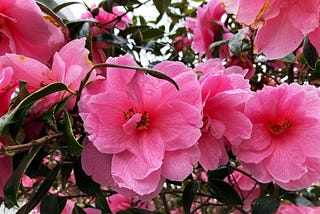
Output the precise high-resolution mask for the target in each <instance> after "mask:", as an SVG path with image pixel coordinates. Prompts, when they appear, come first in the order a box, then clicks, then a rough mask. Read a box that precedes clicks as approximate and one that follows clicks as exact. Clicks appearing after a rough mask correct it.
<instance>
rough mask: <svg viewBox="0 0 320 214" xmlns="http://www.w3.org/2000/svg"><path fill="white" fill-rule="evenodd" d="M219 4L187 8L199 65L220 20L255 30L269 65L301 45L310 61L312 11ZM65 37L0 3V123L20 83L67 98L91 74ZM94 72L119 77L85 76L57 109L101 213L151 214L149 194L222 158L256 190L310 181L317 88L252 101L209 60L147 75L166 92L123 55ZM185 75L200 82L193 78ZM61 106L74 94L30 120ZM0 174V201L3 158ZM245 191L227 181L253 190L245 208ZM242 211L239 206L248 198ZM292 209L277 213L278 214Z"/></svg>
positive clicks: (79, 44) (291, 4)
mask: <svg viewBox="0 0 320 214" xmlns="http://www.w3.org/2000/svg"><path fill="white" fill-rule="evenodd" d="M222 2H223V4H224V8H223V7H222V6H221V4H220V2H219V1H215V0H212V1H210V3H208V5H206V6H204V8H199V9H198V18H197V19H189V21H188V23H189V24H188V25H189V28H190V29H192V31H193V33H194V38H193V43H192V48H193V49H194V50H195V51H198V52H199V53H200V54H205V55H206V56H207V58H211V55H210V52H209V51H208V47H209V46H210V44H211V43H212V42H213V41H214V37H215V36H216V33H217V32H218V29H219V28H220V27H221V26H222V24H221V18H222V15H223V14H224V13H225V10H226V11H227V12H230V13H235V14H237V16H236V19H237V21H239V22H240V23H243V24H246V25H250V26H251V27H253V28H256V29H258V31H257V37H256V39H255V48H256V51H257V52H263V53H264V54H265V55H266V56H267V57H268V58H269V59H275V58H279V57H283V56H285V55H287V54H289V53H291V52H292V51H294V50H295V49H296V48H297V47H298V46H299V45H300V43H301V41H302V40H303V38H304V37H305V36H308V37H309V39H310V41H311V42H312V44H313V45H314V46H315V47H316V48H317V49H318V50H320V44H319V41H320V40H319V39H318V38H316V37H317V36H318V35H319V34H320V27H319V8H320V7H319V4H320V0H314V1H304V2H302V1H299V0H295V1H280V0H279V1H277V0H275V1H264V0H259V1H245V0H238V1H227V0H224V1H222ZM235 2H236V3H235ZM231 3H233V4H231ZM118 13H119V11H117V10H115V11H114V14H118ZM297 13H298V14H297ZM114 14H107V13H103V11H99V15H98V16H97V17H95V18H96V19H97V20H99V21H100V22H101V24H110V23H109V22H108V20H110V19H111V20H112V19H113V18H114V16H116V15H114ZM208 14H210V15H208ZM26 17H28V18H26ZM85 17H89V16H85ZM110 17H111V18H110ZM122 18H123V20H122V19H121V20H120V21H119V22H118V23H115V26H116V27H118V28H119V29H124V28H125V25H126V24H127V23H128V22H130V20H129V19H127V17H125V16H123V17H122ZM212 20H214V23H213V22H212ZM305 20H310V22H306V21H305ZM203 23H205V24H203ZM279 26H282V27H281V28H279ZM29 28H32V29H34V30H32V31H31V30H29ZM288 34H290V36H289V37H288V36H287V35H288ZM271 35H272V36H271ZM66 36H67V35H64V34H63V33H62V31H61V30H60V29H59V27H57V26H56V25H54V24H53V23H51V22H50V21H48V20H47V19H45V18H44V17H43V14H42V12H41V11H40V9H39V8H38V7H37V5H36V4H35V2H34V1H33V0H24V1H21V0H10V1H9V0H6V1H3V2H2V3H1V6H0V100H1V105H0V116H3V115H4V114H6V113H7V112H8V111H9V109H10V102H11V101H12V97H14V96H15V93H16V91H17V89H18V88H19V85H20V82H21V81H23V82H27V85H26V89H27V91H28V93H33V92H35V91H37V90H38V89H40V88H42V87H44V86H47V85H49V84H51V83H54V82H62V83H64V84H65V85H67V86H68V87H69V88H70V91H73V92H76V91H77V90H78V89H79V87H80V84H81V81H82V80H83V79H84V78H85V77H86V76H87V74H88V72H89V71H90V70H91V68H92V66H93V65H94V63H93V62H91V61H90V60H89V59H88V55H89V50H87V49H86V48H85V42H86V40H85V38H81V39H75V40H71V41H69V40H68V39H67V38H66ZM105 62H106V63H110V64H117V65H122V67H112V68H111V67H108V68H107V69H106V73H105V74H104V75H99V74H97V73H96V72H95V71H93V72H91V75H90V76H89V79H88V82H89V83H88V84H87V85H86V87H85V88H84V90H83V91H82V95H81V98H80V101H79V102H78V103H76V98H75V97H74V98H73V99H71V101H70V102H69V104H68V105H67V106H66V108H65V110H72V109H73V108H74V107H75V106H76V105H77V107H78V108H79V114H80V116H81V118H82V120H83V126H84V129H85V132H86V134H87V136H86V138H85V140H84V142H83V145H84V150H83V151H82V156H81V161H82V167H83V170H84V171H85V172H86V173H87V174H88V175H90V176H91V177H92V179H93V180H94V181H96V182H97V183H99V184H101V185H103V186H107V187H110V188H111V189H113V190H115V191H117V192H118V193H119V195H118V194H117V195H113V196H111V197H110V198H109V199H108V201H109V206H110V208H111V209H112V211H113V212H117V211H118V210H122V209H126V208H129V207H131V206H132V203H134V204H135V205H136V206H137V207H143V208H147V209H150V210H152V209H154V206H153V204H150V203H146V204H141V203H140V201H138V199H142V200H147V199H150V198H152V197H154V196H156V195H158V194H159V193H160V191H161V190H162V188H163V185H164V183H165V181H166V179H168V180H173V181H183V180H184V179H185V178H186V177H187V176H188V175H190V173H192V171H193V169H194V166H195V165H196V164H198V163H199V164H200V165H201V166H202V167H203V168H204V169H205V170H206V171H208V170H214V169H216V168H217V167H218V166H219V165H223V164H227V162H228V160H229V157H228V152H230V151H231V152H233V154H234V155H235V156H236V158H237V160H239V161H240V162H241V167H242V170H244V171H246V172H248V173H250V174H251V175H252V177H253V178H254V179H256V180H257V181H259V182H261V183H269V182H274V183H275V184H277V185H279V186H280V187H282V188H284V189H287V190H297V189H301V188H306V187H309V186H310V185H311V184H312V183H313V182H316V181H318V180H319V179H320V168H319V164H320V155H319V154H320V147H319V145H318V143H317V141H316V140H315V139H320V132H319V130H320V93H319V91H318V89H316V88H313V87H311V86H301V85H298V84H295V83H293V84H290V85H288V84H281V85H280V86H277V87H271V86H265V87H264V88H263V89H262V90H260V91H257V92H253V91H251V90H250V84H249V80H248V79H246V78H245V77H246V75H247V73H248V69H243V68H241V67H239V66H229V67H225V66H224V63H223V62H222V61H221V60H220V59H207V60H206V61H205V62H202V63H199V64H198V65H197V66H196V67H195V68H194V69H191V68H188V67H186V66H185V65H184V64H183V63H180V62H172V61H163V62H161V63H159V64H157V65H155V66H154V67H153V68H152V69H154V70H157V71H161V72H162V73H163V74H165V75H167V76H168V77H170V78H171V79H173V80H174V81H175V82H176V83H177V84H178V86H179V90H177V89H176V88H175V87H174V85H173V84H171V83H170V82H168V81H165V80H162V79H157V78H154V77H152V76H149V75H147V74H145V73H143V72H142V71H140V70H135V69H132V68H129V67H130V66H138V64H137V63H136V62H135V61H134V59H133V58H132V57H131V56H130V55H128V54H127V55H122V56H119V57H114V58H112V57H109V58H108V59H107V60H106V61H105ZM123 66H127V68H124V67H123ZM197 73H201V77H200V78H199V79H198V77H197ZM70 96H74V94H73V93H71V92H58V93H54V94H51V95H50V96H47V97H45V98H42V99H41V100H39V101H38V102H37V104H36V105H35V106H34V107H33V108H32V109H31V112H30V115H32V116H33V117H39V116H41V115H42V114H43V113H45V112H46V111H48V110H49V108H50V107H52V106H53V105H54V104H56V103H58V102H60V101H62V100H64V99H66V98H68V97H70ZM6 144H7V141H6V139H5V137H3V138H0V146H3V145H6ZM0 171H1V177H0V196H3V195H4V194H3V187H4V185H5V182H6V180H7V179H8V177H9V176H10V175H11V174H12V160H11V158H9V157H6V156H0ZM247 180H249V179H248V177H241V176H240V175H238V174H236V173H235V174H234V180H233V181H236V182H237V183H238V184H240V185H239V186H238V189H237V191H240V190H241V191H242V192H243V191H247V192H250V193H252V192H251V191H252V190H253V191H254V193H253V195H254V196H255V197H256V195H257V192H258V189H257V188H255V184H253V183H250V182H249V181H247ZM251 181H252V180H251ZM231 183H232V181H231ZM120 194H121V195H120ZM132 198H133V199H132ZM247 201H249V202H248V204H250V203H251V202H252V201H253V198H251V196H250V197H248V199H247ZM70 203H71V202H70ZM72 206H73V204H72ZM248 206H249V205H248ZM67 207H68V206H67ZM65 209H67V208H65ZM248 209H249V208H248ZM295 209H296V207H294V206H293V205H292V206H291V205H281V206H280V209H279V211H278V213H288V212H289V210H295ZM306 209H310V210H312V208H306ZM89 210H90V208H88V212H89ZM66 213H70V212H67V211H66ZM92 213H98V211H96V210H93V211H92ZM310 213H311V211H310Z"/></svg>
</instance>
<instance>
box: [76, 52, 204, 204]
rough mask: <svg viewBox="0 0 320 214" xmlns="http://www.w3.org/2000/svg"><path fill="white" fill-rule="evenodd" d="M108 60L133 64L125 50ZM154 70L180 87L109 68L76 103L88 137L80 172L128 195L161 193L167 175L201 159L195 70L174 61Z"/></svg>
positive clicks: (181, 174)
mask: <svg viewBox="0 0 320 214" xmlns="http://www.w3.org/2000/svg"><path fill="white" fill-rule="evenodd" d="M107 62H108V63H113V64H120V65H127V66H137V64H136V63H135V61H134V60H133V59H132V58H131V57H130V56H129V55H125V56H120V57H118V58H109V59H108V61H107ZM154 69H155V70H160V71H162V72H164V73H165V74H166V75H168V76H170V77H171V78H173V79H174V80H175V81H176V82H177V83H178V85H179V87H180V90H179V91H178V90H176V89H175V87H174V86H173V85H172V84H171V83H169V82H167V81H164V80H160V79H157V78H154V77H151V76H147V75H145V74H144V73H142V72H141V71H135V70H133V69H124V68H108V70H107V80H97V81H95V82H93V83H92V84H89V85H88V88H87V90H85V91H84V92H83V96H82V98H81V99H80V102H79V112H80V116H81V117H82V119H83V121H84V127H85V130H86V131H87V132H88V134H89V135H88V138H89V140H90V141H91V142H89V143H87V144H86V146H85V149H84V151H83V153H82V167H83V169H84V171H85V172H86V173H87V174H88V175H91V176H92V178H93V179H94V180H95V181H96V182H98V183H100V184H102V185H109V186H112V188H117V189H116V190H117V191H118V192H119V193H121V194H122V195H126V196H129V197H131V196H132V195H134V194H130V192H131V193H135V194H137V195H138V196H139V198H140V197H141V196H146V195H148V194H149V196H150V194H152V193H154V192H157V193H159V191H160V190H161V188H162V185H163V183H164V180H165V178H167V179H170V180H178V181H181V180H183V179H184V178H185V177H186V176H188V175H189V174H190V173H191V171H192V169H193V164H194V163H195V162H196V161H197V160H198V159H199V151H198V148H197V146H196V143H197V141H198V139H199V137H200V128H201V126H202V116H201V108H202V104H201V98H200V86H199V83H198V81H197V77H196V74H195V73H194V72H192V70H190V69H187V68H186V67H185V65H183V64H182V63H178V62H162V63H160V64H158V65H156V66H155V67H154ZM97 163H101V164H97ZM102 166H103V169H102V168H101V167H102Z"/></svg>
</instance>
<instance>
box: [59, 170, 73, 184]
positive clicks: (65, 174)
mask: <svg viewBox="0 0 320 214" xmlns="http://www.w3.org/2000/svg"><path fill="white" fill-rule="evenodd" d="M72 169H73V168H72V166H71V165H70V164H63V165H62V167H61V172H60V173H61V185H62V188H63V189H64V188H65V187H66V185H67V182H68V180H69V178H70V175H71V172H72Z"/></svg>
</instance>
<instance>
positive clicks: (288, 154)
mask: <svg viewBox="0 0 320 214" xmlns="http://www.w3.org/2000/svg"><path fill="white" fill-rule="evenodd" d="M293 143H294V142H283V140H278V141H277V140H276V139H273V144H274V145H275V149H274V150H273V153H272V154H271V155H270V156H269V157H268V158H266V159H265V160H264V161H263V164H265V166H266V169H267V170H268V172H269V173H270V175H271V176H272V177H273V178H274V179H275V180H277V181H280V182H283V183H285V182H288V181H290V180H296V179H299V178H300V177H301V176H302V175H304V174H305V173H307V168H306V167H305V166H303V163H304V162H305V157H304V156H303V155H299V154H301V153H302V151H301V149H300V148H296V147H295V146H294V145H291V144H293Z"/></svg>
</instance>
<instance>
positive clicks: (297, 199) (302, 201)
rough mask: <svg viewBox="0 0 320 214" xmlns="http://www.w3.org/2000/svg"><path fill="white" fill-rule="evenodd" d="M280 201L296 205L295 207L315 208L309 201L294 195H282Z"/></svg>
mask: <svg viewBox="0 0 320 214" xmlns="http://www.w3.org/2000/svg"><path fill="white" fill-rule="evenodd" d="M281 199H286V200H289V201H291V202H292V203H294V204H296V205H297V206H306V207H313V206H315V205H314V204H313V203H312V202H311V201H310V200H308V199H306V198H305V197H302V196H299V195H297V194H295V193H287V194H285V195H283V196H282V197H281Z"/></svg>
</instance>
